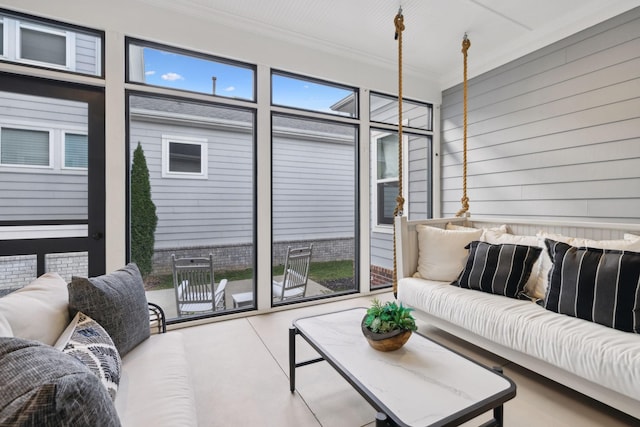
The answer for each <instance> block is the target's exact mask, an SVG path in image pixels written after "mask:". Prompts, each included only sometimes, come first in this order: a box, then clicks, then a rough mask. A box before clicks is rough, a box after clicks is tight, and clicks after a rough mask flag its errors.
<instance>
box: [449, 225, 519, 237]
mask: <svg viewBox="0 0 640 427" xmlns="http://www.w3.org/2000/svg"><path fill="white" fill-rule="evenodd" d="M445 230H464V231H475V230H482V232H483V234H482V236H480V240H482V241H483V242H486V240H485V238H484V233H486V232H487V231H493V232H494V233H508V232H509V227H507V224H502V225H499V226H497V227H490V228H486V227H483V228H475V227H466V226H464V225H457V224H453V223H451V222H448V223H447V225H446V226H445Z"/></svg>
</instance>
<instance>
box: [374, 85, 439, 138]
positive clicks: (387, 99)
mask: <svg viewBox="0 0 640 427" xmlns="http://www.w3.org/2000/svg"><path fill="white" fill-rule="evenodd" d="M369 102H370V119H371V121H372V122H378V123H385V124H390V125H398V124H399V121H398V118H399V115H398V97H397V96H395V97H394V96H390V95H383V94H379V93H374V92H372V93H371V95H370V97H369ZM402 121H403V123H402V125H403V126H406V127H411V128H416V129H422V130H427V131H430V130H432V129H433V106H432V105H431V104H427V103H425V102H417V101H411V100H408V99H404V98H403V99H402Z"/></svg>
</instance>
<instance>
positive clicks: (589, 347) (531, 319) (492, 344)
mask: <svg viewBox="0 0 640 427" xmlns="http://www.w3.org/2000/svg"><path fill="white" fill-rule="evenodd" d="M420 224H422V225H426V226H429V227H436V228H439V229H446V228H449V229H453V228H456V226H458V227H460V226H462V227H474V228H482V229H485V231H484V232H483V233H482V237H480V239H474V240H485V241H486V239H485V236H487V234H488V235H489V236H493V238H494V239H496V238H497V237H496V236H498V235H500V234H502V233H504V231H505V230H504V226H505V225H506V228H507V229H508V230H509V232H510V234H512V235H515V239H514V236H507V237H508V238H507V239H505V240H501V241H496V242H490V243H509V242H510V241H514V240H515V241H518V239H520V244H527V243H522V242H529V243H530V242H537V243H538V245H539V246H544V238H545V237H547V238H551V239H552V240H553V238H557V239H560V240H561V239H563V236H564V238H566V237H578V238H585V239H593V240H598V241H600V242H599V243H603V244H604V247H607V245H616V244H622V246H624V248H626V250H630V251H634V252H640V239H638V240H634V238H635V237H637V236H635V235H640V225H638V224H598V223H559V222H545V221H530V222H527V221H526V220H525V221H522V220H520V221H517V220H511V219H472V218H471V217H469V218H444V219H434V220H426V221H407V220H406V218H397V219H396V224H395V227H396V248H397V256H398V288H397V298H398V300H399V301H401V302H402V303H403V304H405V305H407V306H410V307H413V308H414V309H415V315H416V317H418V318H420V319H421V320H424V321H426V322H428V323H430V324H432V325H433V326H436V327H438V328H440V329H442V330H445V331H447V332H449V333H451V334H453V335H455V336H457V337H459V338H462V339H464V340H466V341H468V342H471V343H473V344H475V345H477V346H480V347H482V348H485V349H487V350H488V351H490V352H493V353H495V354H497V355H500V356H502V357H504V358H506V359H509V360H511V361H513V362H515V363H517V364H519V365H522V366H524V367H526V368H528V369H530V370H533V371H535V372H537V373H539V374H541V375H544V376H546V377H548V378H550V379H552V380H554V381H557V382H559V383H561V384H564V385H566V386H569V387H571V388H573V389H575V390H577V391H579V392H581V393H583V394H585V395H588V396H590V397H592V398H595V399H596V400H599V401H601V402H603V403H605V404H607V405H610V406H612V407H614V408H616V409H618V410H621V411H623V412H626V413H628V414H630V415H632V416H634V417H636V418H640V335H639V334H637V333H633V332H623V331H620V330H617V329H613V328H611V327H607V326H603V325H601V324H597V323H593V322H591V321H588V320H583V319H580V318H577V317H572V316H568V315H565V314H558V313H556V312H553V311H550V310H548V309H545V308H544V307H543V306H541V305H540V304H536V302H534V301H531V300H521V299H514V298H507V297H505V296H502V295H495V294H492V293H487V292H480V291H477V290H470V289H464V288H461V287H458V286H452V285H450V280H428V279H424V278H422V277H414V276H421V275H420V274H419V273H418V274H416V272H417V271H418V263H419V257H420V256H422V255H425V254H427V253H428V250H425V248H427V246H424V245H429V242H427V241H426V240H424V239H425V238H424V236H425V235H426V234H422V236H421V242H420V243H419V241H418V231H417V228H416V227H418V228H419V229H420V230H421V232H422V230H424V228H421V226H419V225H420ZM501 227H502V229H500V228H501ZM487 229H489V230H493V231H489V232H486V230H487ZM438 233H439V232H438ZM492 233H493V234H492ZM546 233H553V234H546ZM625 233H633V234H625ZM445 234H446V233H445ZM436 235H437V233H436ZM526 236H528V237H526ZM625 237H627V239H626V240H625ZM434 240H437V239H434ZM565 240H568V239H565ZM603 241H604V242H603ZM567 243H570V244H571V243H575V244H574V246H576V247H577V246H592V245H595V246H597V245H598V242H593V241H586V242H585V241H584V240H583V241H578V242H575V241H573V240H572V241H571V242H567ZM432 244H434V242H432ZM435 244H436V245H437V251H436V252H437V253H438V254H439V256H441V257H444V258H440V259H441V260H442V259H444V260H446V258H447V257H449V258H451V257H453V258H455V257H456V256H458V257H459V253H458V254H457V255H456V254H454V253H451V254H449V253H448V252H451V251H449V250H448V249H447V245H443V244H442V242H439V243H438V242H435ZM419 247H421V248H422V250H420V249H419ZM420 252H422V255H421V253H420ZM543 256H546V254H545V253H544V252H542V253H541V258H540V261H539V262H537V264H536V265H535V266H534V268H533V269H532V276H531V277H530V279H529V280H530V281H529V282H527V287H529V286H531V288H530V289H529V290H530V291H532V292H530V293H534V292H533V291H534V284H535V283H536V282H537V283H538V284H539V283H542V282H545V280H547V279H546V277H542V276H539V275H546V274H547V270H545V268H547V269H548V268H549V266H545V265H544V262H545V261H544V260H543V258H542V257H543ZM421 261H424V258H423V260H421ZM464 261H465V260H463V263H464ZM546 262H550V261H549V260H547V261H546ZM463 266H464V264H463ZM422 271H423V272H424V270H422ZM545 285H546V283H545ZM540 291H542V292H543V295H544V289H537V292H540ZM538 296H540V295H538ZM636 308H637V307H636Z"/></svg>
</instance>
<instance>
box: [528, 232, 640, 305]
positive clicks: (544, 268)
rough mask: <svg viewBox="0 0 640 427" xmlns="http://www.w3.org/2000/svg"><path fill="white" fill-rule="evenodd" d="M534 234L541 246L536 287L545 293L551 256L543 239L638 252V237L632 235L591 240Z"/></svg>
mask: <svg viewBox="0 0 640 427" xmlns="http://www.w3.org/2000/svg"><path fill="white" fill-rule="evenodd" d="M536 236H537V237H538V246H539V247H541V248H542V255H540V272H539V273H538V284H537V285H536V289H537V290H538V291H542V292H543V293H544V294H545V295H546V292H547V286H548V284H549V273H550V272H551V267H552V266H553V263H552V262H551V258H550V257H549V251H548V250H547V247H546V245H545V242H544V241H545V239H551V240H555V241H557V242H562V243H566V244H568V245H572V246H576V247H580V246H584V247H590V248H597V249H617V250H621V251H623V250H624V251H635V252H640V239H635V238H633V237H634V236H633V235H625V238H624V239H617V240H593V239H585V238H580V237H570V236H564V235H562V234H556V233H547V232H544V231H541V232H538V234H536Z"/></svg>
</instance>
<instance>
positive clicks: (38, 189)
mask: <svg viewBox="0 0 640 427" xmlns="http://www.w3.org/2000/svg"><path fill="white" fill-rule="evenodd" d="M0 127H8V128H24V129H38V130H48V131H51V133H52V138H51V143H52V145H53V149H52V150H50V153H51V155H52V157H51V159H50V161H51V167H28V166H13V165H0V199H1V200H2V201H3V203H2V206H0V221H15V220H25V219H29V220H44V219H47V220H63V219H64V220H68V219H86V217H87V174H86V170H71V169H63V168H62V162H63V158H62V157H63V152H62V135H63V132H64V131H76V132H78V131H81V132H82V131H84V132H86V129H87V107H86V105H85V104H83V103H80V102H73V101H64V100H60V99H51V98H44V97H34V96H28V95H22V94H16V93H8V92H2V93H0Z"/></svg>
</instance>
